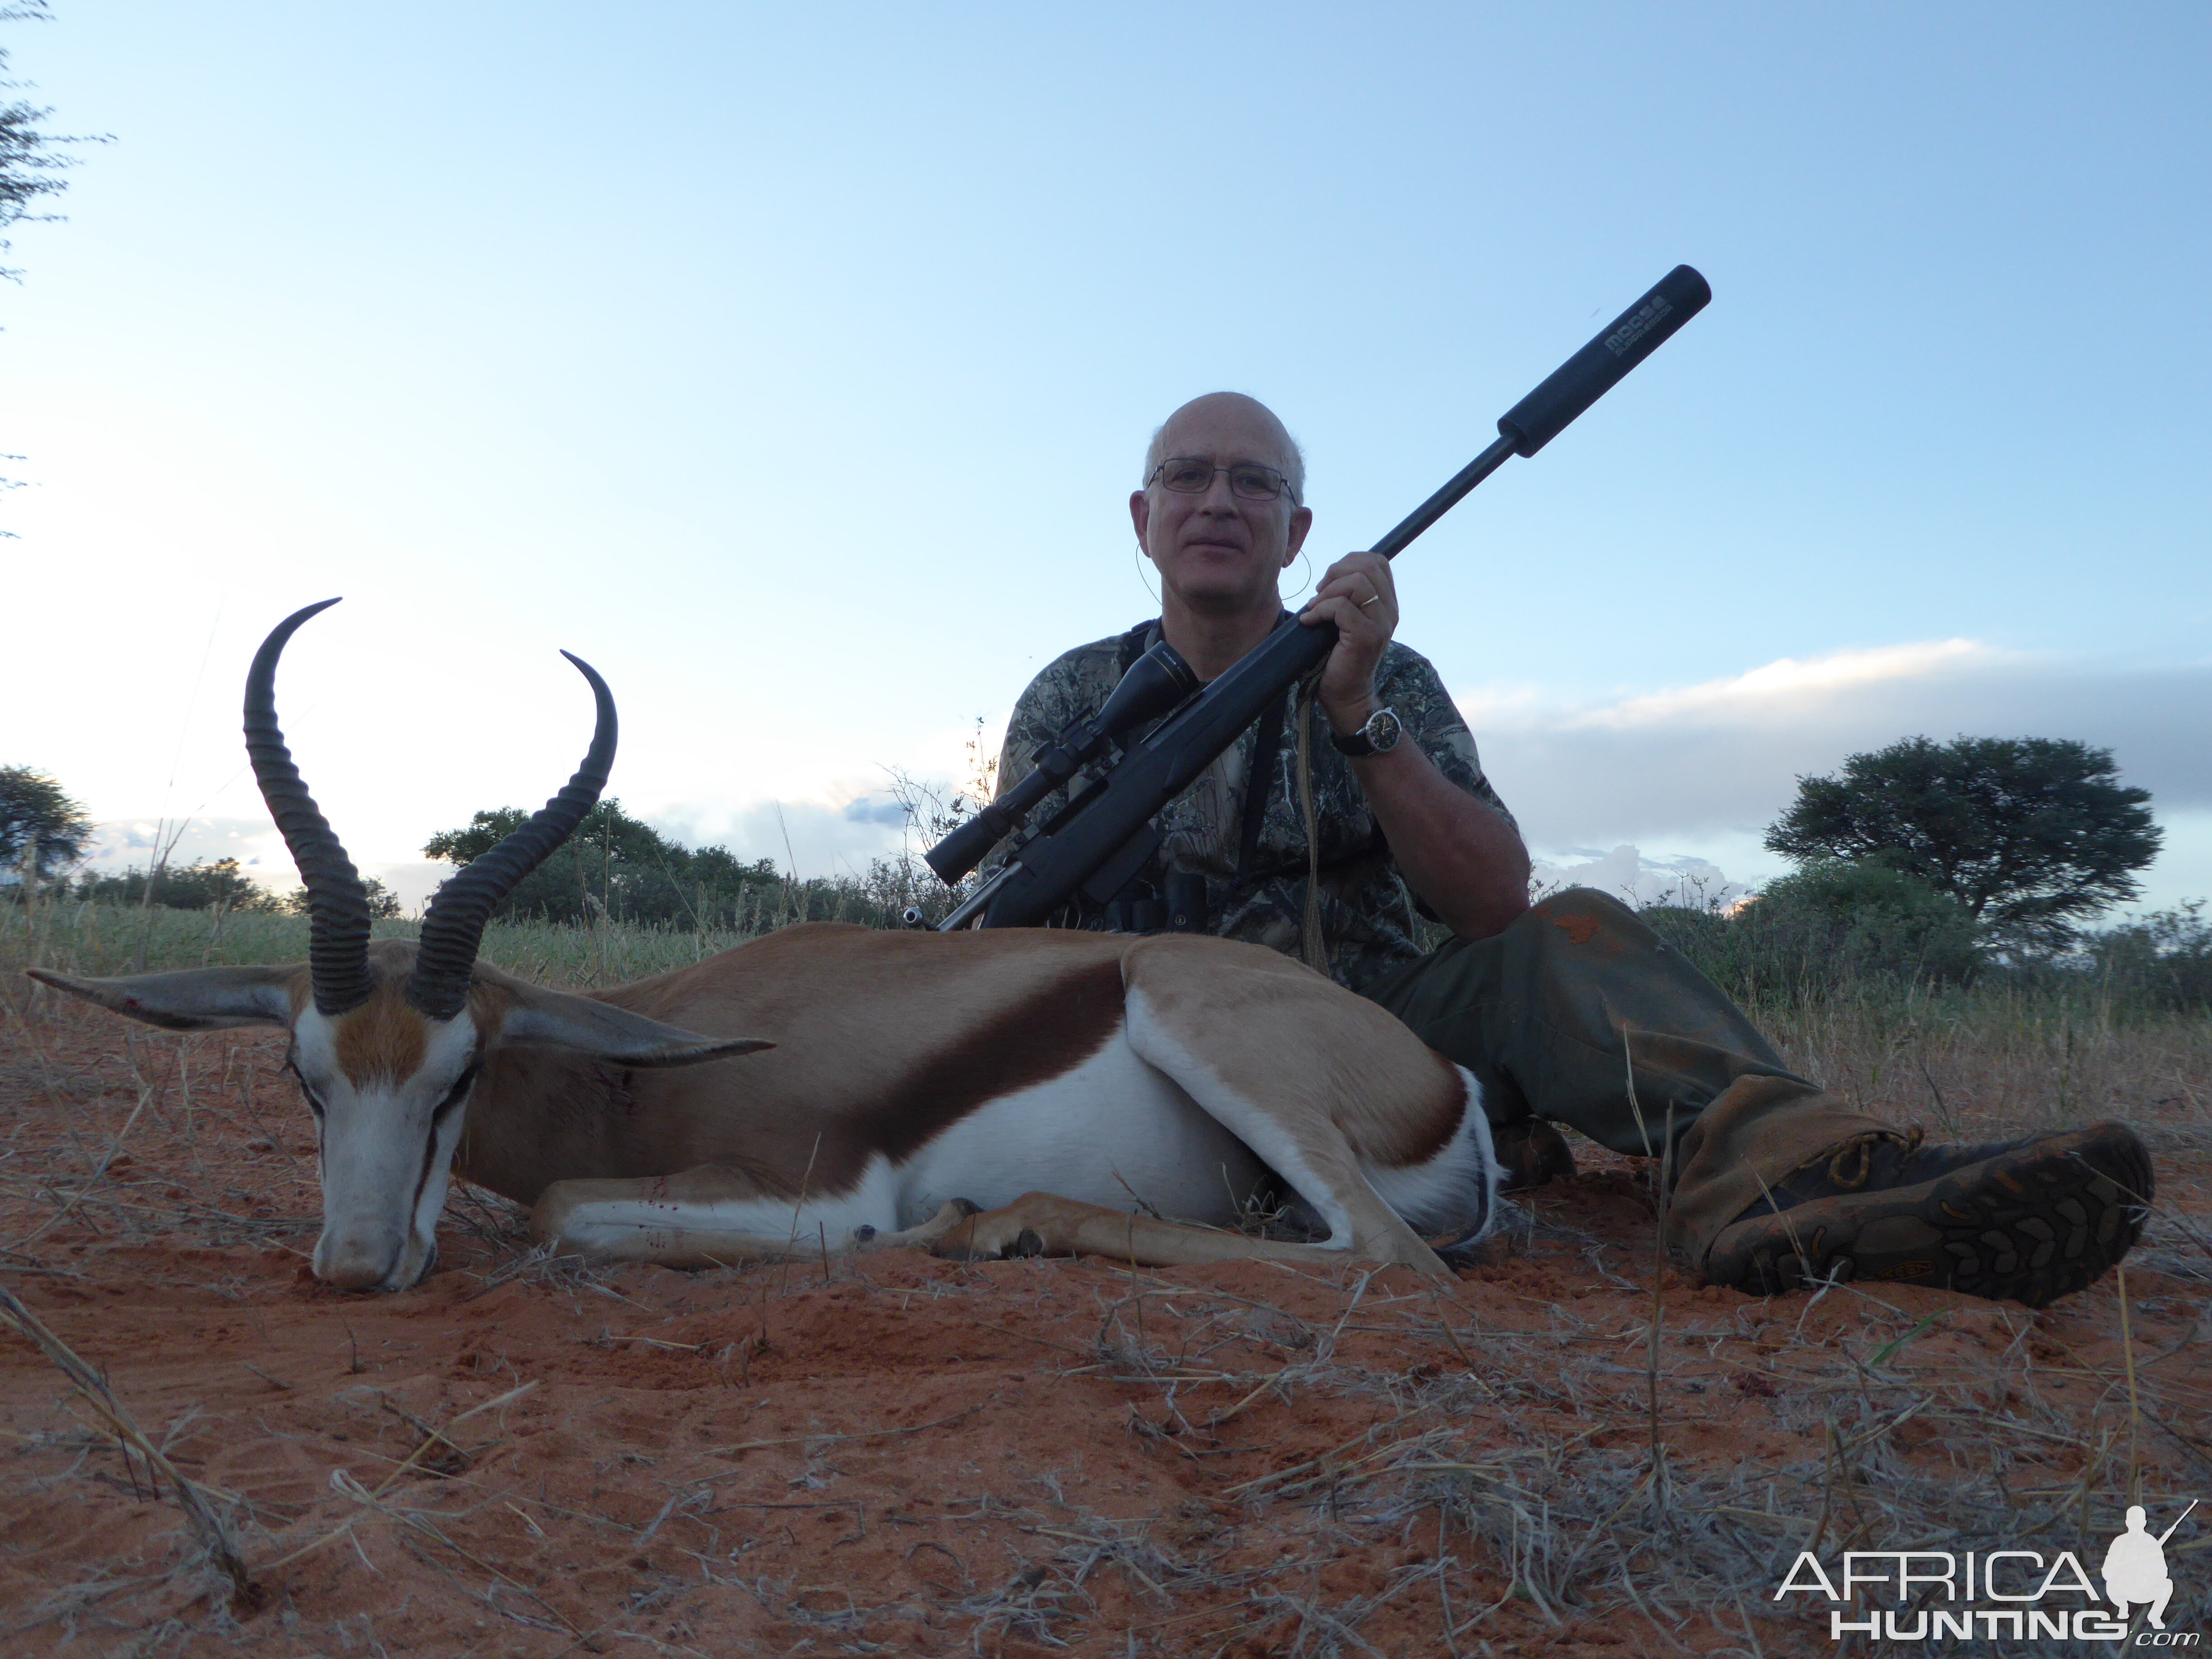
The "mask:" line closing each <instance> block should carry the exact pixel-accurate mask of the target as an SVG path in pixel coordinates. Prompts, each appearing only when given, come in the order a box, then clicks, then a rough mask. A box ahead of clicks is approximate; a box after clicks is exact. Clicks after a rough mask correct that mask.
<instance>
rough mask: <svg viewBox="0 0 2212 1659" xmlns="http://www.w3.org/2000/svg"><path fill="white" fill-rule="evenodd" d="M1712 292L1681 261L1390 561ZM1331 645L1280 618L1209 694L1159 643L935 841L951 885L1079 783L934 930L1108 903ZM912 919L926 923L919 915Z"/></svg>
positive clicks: (1505, 428) (1599, 391)
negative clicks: (1109, 764)
mask: <svg viewBox="0 0 2212 1659" xmlns="http://www.w3.org/2000/svg"><path fill="white" fill-rule="evenodd" d="M1711 298H1712V289H1710V288H1708V287H1707V286H1706V285H1705V278H1704V277H1703V276H1699V274H1698V273H1697V272H1696V271H1694V270H1692V269H1691V268H1690V267H1689V266H1687V265H1677V266H1675V267H1674V270H1671V271H1669V272H1668V273H1667V275H1666V276H1664V277H1662V278H1661V279H1660V281H1659V283H1657V285H1656V286H1655V287H1654V288H1653V289H1651V291H1650V293H1648V294H1646V295H1644V297H1643V298H1642V299H1640V300H1638V301H1637V302H1636V303H1635V304H1634V305H1632V306H1631V307H1629V308H1628V309H1627V310H1626V311H1625V312H1623V313H1621V314H1620V316H1618V317H1616V318H1615V319H1613V321H1612V322H1611V323H1610V324H1608V325H1607V326H1606V327H1605V329H1604V330H1603V331H1601V332H1600V333H1599V335H1598V337H1596V338H1595V339H1594V340H1592V341H1591V342H1590V343H1589V344H1588V345H1586V346H1584V347H1583V349H1581V350H1580V351H1577V353H1576V354H1575V355H1574V356H1571V357H1570V358H1568V359H1567V361H1566V362H1564V363H1562V364H1561V365H1560V366H1559V368H1557V369H1556V370H1554V371H1553V374H1551V376H1550V378H1548V379H1547V380H1545V381H1544V383H1543V384H1542V385H1541V386H1538V387H1537V388H1536V389H1535V390H1534V392H1530V393H1529V394H1528V396H1527V397H1525V398H1522V400H1521V401H1520V402H1519V403H1517V404H1514V405H1513V407H1512V408H1511V409H1510V410H1506V411H1505V413H1504V416H1501V417H1500V419H1499V420H1498V441H1497V442H1496V443H1493V444H1492V445H1491V446H1490V447H1489V448H1487V449H1486V450H1484V451H1483V452H1482V453H1481V454H1480V455H1478V456H1476V457H1475V458H1474V460H1472V461H1470V462H1469V463H1468V465H1466V466H1465V467H1464V468H1462V470H1461V471H1460V472H1459V473H1458V475H1457V476H1456V477H1454V478H1453V479H1452V480H1451V482H1450V483H1447V484H1446V485H1444V487H1443V489H1439V490H1438V491H1437V493H1436V494H1435V495H1431V496H1430V497H1429V499H1428V500H1427V501H1424V502H1422V503H1421V505H1420V506H1419V507H1416V508H1415V509H1414V510H1413V512H1412V513H1410V514H1408V515H1407V517H1406V518H1405V519H1404V520H1402V521H1401V523H1400V524H1399V525H1398V526H1397V527H1396V528H1395V530H1393V531H1391V532H1390V533H1389V535H1387V536H1385V537H1383V539H1382V540H1381V541H1379V542H1377V543H1376V544H1375V547H1374V551H1376V552H1377V553H1380V554H1381V555H1382V556H1383V557H1384V558H1386V559H1389V558H1395V557H1396V556H1398V554H1399V553H1401V552H1402V551H1403V550H1405V549H1406V547H1407V545H1408V544H1411V543H1412V541H1413V538H1415V537H1416V536H1418V535H1419V534H1420V533H1421V532H1423V531H1424V530H1426V529H1427V528H1428V527H1429V526H1431V525H1432V524H1434V523H1435V522H1436V521H1437V520H1438V519H1441V518H1442V517H1443V515H1444V514H1445V513H1446V512H1448V511H1449V510H1450V508H1451V507H1452V506H1453V505H1454V504H1455V502H1457V501H1458V500H1459V499H1460V497H1461V496H1462V495H1466V494H1467V493H1468V491H1469V490H1471V489H1474V487H1475V485H1477V484H1479V483H1481V482H1482V481H1483V480H1484V479H1485V478H1486V477H1489V476H1490V475H1491V474H1492V472H1494V471H1497V470H1498V467H1500V466H1502V465H1504V462H1505V459H1506V458H1507V457H1508V456H1510V455H1534V453H1536V452H1537V451H1538V450H1540V449H1541V448H1542V447H1544V446H1545V445H1546V444H1547V443H1549V442H1550V441H1552V440H1553V438H1555V437H1557V436H1558V435H1559V433H1560V432H1561V431H1562V430H1563V429H1565V427H1566V426H1567V424H1568V423H1569V422H1571V421H1572V420H1573V419H1574V418H1575V417H1576V416H1578V415H1580V414H1581V413H1582V412H1583V410H1586V409H1588V408H1589V406H1590V405H1591V404H1594V403H1595V402H1596V401H1597V400H1598V399H1599V398H1601V397H1603V396H1604V395H1605V393H1606V392H1608V391H1610V390H1611V389H1612V388H1613V386H1614V385H1615V384H1616V383H1617V382H1618V381H1619V380H1620V379H1621V377H1622V376H1624V375H1626V374H1627V373H1628V371H1629V370H1630V369H1632V368H1635V367H1636V366H1637V364H1638V363H1640V362H1643V361H1644V359H1645V358H1646V357H1648V356H1650V355H1651V354H1652V352H1654V351H1656V349H1658V348H1659V347H1660V346H1661V345H1662V343H1665V341H1666V340H1667V339H1668V337H1669V336H1671V335H1672V334H1673V333H1674V331H1675V330H1676V329H1678V328H1680V327H1681V325H1683V324H1684V323H1686V322H1687V321H1689V320H1690V319H1691V318H1692V317H1694V316H1696V315H1697V313H1699V311H1701V310H1703V309H1704V308H1705V302H1706V301H1709V300H1711ZM1335 644H1336V627H1335V624H1334V623H1319V624H1317V625H1316V626H1314V627H1311V628H1307V627H1304V626H1302V625H1300V624H1298V623H1295V622H1288V623H1284V624H1283V625H1282V626H1281V627H1279V628H1278V629H1276V630H1275V631H1274V633H1273V634H1272V635H1269V636H1268V637H1267V640H1266V641H1263V642H1262V643H1261V645H1260V646H1259V647H1257V648H1256V649H1255V650H1253V651H1252V652H1250V653H1248V654H1247V655H1246V656H1245V657H1244V659H1243V660H1242V661H1240V662H1238V663H1237V665H1236V666H1235V667H1233V668H1231V669H1230V670H1229V671H1228V672H1226V673H1225V674H1223V675H1222V676H1221V677H1220V678H1218V679H1216V680H1215V681H1214V682H1213V683H1212V684H1210V685H1208V686H1206V688H1205V690H1202V691H1201V690H1199V686H1198V677H1197V676H1196V675H1195V674H1194V673H1193V672H1192V671H1191V668H1190V665H1189V664H1188V663H1186V662H1185V661H1184V660H1183V659H1182V657H1180V656H1179V655H1177V654H1176V652H1175V650H1174V649H1173V648H1172V647H1170V646H1169V645H1168V644H1167V642H1166V641H1161V642H1160V643H1159V644H1158V645H1156V646H1154V647H1152V649H1151V650H1150V651H1147V652H1146V653H1145V654H1144V655H1143V656H1141V657H1139V658H1138V659H1137V660H1136V661H1135V663H1133V665H1131V666H1130V668H1129V671H1128V672H1127V673H1126V674H1125V675H1123V676H1122V678H1121V682H1120V684H1117V685H1116V686H1115V688H1114V694H1113V696H1110V697H1109V698H1108V699H1107V702H1106V705H1105V707H1104V708H1101V709H1100V710H1099V711H1098V713H1097V715H1095V716H1094V717H1093V718H1091V719H1090V720H1079V721H1078V722H1077V723H1076V724H1074V725H1073V726H1069V727H1068V728H1067V729H1066V731H1064V732H1060V734H1059V735H1058V736H1057V737H1056V738H1054V739H1053V741H1052V742H1051V743H1049V744H1046V745H1045V746H1044V748H1043V749H1042V750H1039V751H1038V753H1037V756H1036V769H1035V770H1034V771H1032V772H1031V773H1030V775H1028V776H1027V777H1025V778H1024V779H1023V780H1022V781H1021V782H1020V783H1019V784H1018V785H1016V786H1015V787H1013V788H1012V789H1010V790H1008V791H1007V792H1006V794H1005V795H1004V796H1002V797H1001V798H1000V799H999V800H997V801H995V802H994V803H993V804H992V805H988V806H987V807H985V808H984V809H983V810H982V811H980V812H978V813H977V814H976V815H975V817H973V818H971V819H970V820H969V822H967V823H963V824H962V825H961V826H960V828H958V829H956V830H954V831H953V832H952V833H951V835H949V836H946V837H945V839H944V840H943V841H941V842H938V844H937V845H936V846H934V847H933V848H930V849H929V851H928V853H927V854H926V855H925V856H926V857H927V860H928V861H929V867H930V868H931V869H933V870H934V871H935V872H937V873H938V875H939V877H940V878H943V879H944V880H945V882H947V883H948V884H949V883H952V882H957V881H958V880H959V879H960V878H962V877H963V876H965V875H966V874H967V873H968V872H969V871H971V870H973V869H974V868H975V866H977V865H978V864H980V863H981V862H982V860H983V857H984V855H985V854H987V853H988V852H989V851H990V850H991V848H993V847H994V846H996V845H997V844H998V843H999V842H1000V840H1002V839H1003V838H1005V837H1006V836H1009V835H1012V834H1015V833H1016V832H1018V831H1019V830H1020V829H1022V828H1023V827H1024V824H1025V823H1026V822H1027V819H1028V817H1029V814H1030V812H1031V811H1033V810H1035V808H1036V805H1037V804H1038V803H1039V802H1041V801H1042V800H1043V799H1045V797H1046V796H1048V795H1049V794H1051V793H1053V791H1054V790H1055V789H1058V788H1060V787H1062V786H1063V785H1066V786H1069V787H1070V788H1071V794H1070V797H1069V799H1068V801H1067V804H1066V805H1064V806H1063V807H1061V808H1060V811H1058V812H1057V813H1055V814H1054V816H1053V817H1052V818H1051V820H1050V821H1049V822H1048V823H1045V824H1044V825H1043V826H1042V828H1040V829H1037V830H1036V832H1035V833H1034V834H1031V835H1030V836H1028V837H1027V838H1026V839H1024V840H1023V841H1022V842H1019V843H1018V845H1016V846H1015V847H1014V848H1013V849H1012V852H1011V853H1009V854H1008V855H1007V857H1006V862H1005V863H1004V864H1003V865H1002V866H1000V868H999V869H998V870H997V871H996V872H994V874H993V875H992V877H991V878H990V879H989V880H988V881H987V882H985V883H984V884H982V885H981V887H979V888H978V889H976V890H975V892H974V893H973V894H971V895H970V896H969V897H968V898H967V899H966V900H965V901H964V902H963V903H962V904H961V905H960V906H959V907H958V908H957V909H955V910H954V911H953V912H952V913H951V915H948V916H946V917H945V920H944V921H940V922H939V923H938V924H937V927H938V931H939V932H941V933H950V932H951V931H953V930H954V929H956V928H961V927H1036V926H1038V925H1040V924H1041V923H1042V922H1043V921H1045V919H1046V918H1047V917H1048V916H1050V915H1052V914H1053V913H1054V911H1055V910H1057V909H1059V908H1060V907H1061V906H1062V905H1064V904H1066V902H1068V901H1069V900H1070V899H1072V898H1073V897H1074V896H1076V894H1077V893H1078V892H1080V893H1081V894H1082V896H1084V897H1085V898H1087V899H1089V900H1091V902H1093V903H1096V904H1104V903H1106V902H1109V900H1111V899H1112V898H1113V897H1114V896H1115V894H1116V893H1118V892H1120V891H1121V889H1122V887H1123V886H1124V885H1125V884H1127V882H1128V881H1129V879H1130V878H1132V877H1133V876H1134V875H1135V874H1136V873H1137V872H1139V870H1141V869H1142V868H1143V867H1144V866H1145V864H1146V860H1149V859H1150V858H1151V857H1152V854H1153V853H1154V852H1155V851H1157V850H1158V847H1159V835H1158V831H1156V830H1155V829H1153V827H1152V817H1153V815H1154V814H1156V813H1157V812H1158V811H1159V810H1160V809H1161V808H1162V807H1163V806H1164V805H1167V804H1168V802H1170V800H1173V799H1175V798H1176V796H1177V795H1179V794H1181V793H1182V792H1183V791H1184V790H1185V789H1187V788H1188V787H1190V785H1191V783H1192V782H1193V781H1194V780H1195V779H1196V778H1197V777H1198V775H1199V774H1200V773H1201V772H1203V771H1205V770H1206V768H1207V767H1208V766H1210V765H1211V764H1212V763H1213V760H1214V757H1216V756H1218V755H1219V754H1220V753H1221V752H1222V751H1223V750H1225V749H1227V748H1228V747H1229V745H1230V744H1232V743H1234V742H1236V741H1237V736H1238V734H1239V733H1240V732H1243V730H1244V728H1245V727H1246V726H1249V725H1251V724H1252V722H1253V721H1254V720H1257V719H1259V717H1260V716H1261V714H1263V713H1264V712H1265V711H1266V710H1267V708H1268V707H1269V706H1270V705H1271V704H1272V703H1273V702H1274V700H1275V699H1276V698H1277V697H1279V696H1281V695H1282V694H1283V692H1284V691H1285V690H1286V689H1287V688H1289V687H1290V686H1291V685H1292V684H1296V683H1297V680H1298V679H1299V678H1300V677H1301V676H1303V675H1304V673H1305V672H1306V671H1308V670H1310V669H1311V668H1313V667H1314V666H1315V665H1316V664H1318V663H1320V662H1322V661H1323V660H1324V659H1326V658H1327V657H1328V653H1329V652H1330V650H1331V649H1332V648H1333V647H1334V646H1335ZM1194 691H1195V692H1197V694H1198V695H1197V696H1192V695H1191V694H1192V693H1193V692H1194ZM1179 707H1180V712H1174V711H1176V710H1177V709H1178V708H1179ZM1166 714H1171V718H1170V719H1167V720H1163V721H1162V722H1161V724H1160V726H1158V729H1157V730H1155V731H1153V732H1151V733H1150V734H1149V735H1147V736H1146V737H1144V738H1138V739H1136V740H1135V741H1133V742H1127V743H1125V745H1124V750H1123V753H1122V757H1121V760H1119V761H1118V762H1116V763H1115V765H1114V767H1113V769H1112V770H1110V771H1109V772H1108V773H1107V774H1106V775H1104V777H1103V779H1101V780H1099V781H1097V782H1095V783H1093V784H1092V785H1091V787H1089V788H1088V789H1085V790H1082V791H1081V792H1080V793H1074V792H1073V782H1074V781H1075V779H1076V778H1077V777H1078V775H1079V774H1080V773H1081V772H1082V770H1083V769H1084V768H1085V767H1086V766H1089V765H1090V764H1091V763H1092V762H1093V761H1095V760H1097V759H1098V758H1099V757H1101V756H1103V754H1105V752H1106V751H1107V750H1108V749H1109V746H1111V745H1112V744H1115V743H1116V742H1122V741H1123V740H1125V739H1127V738H1129V736H1130V734H1131V733H1133V732H1135V731H1137V730H1138V729H1139V727H1141V726H1144V725H1145V724H1146V722H1148V721H1151V720H1158V719H1159V718H1160V717H1161V716H1162V715H1166ZM908 917H909V920H910V921H919V920H920V918H919V916H918V915H915V913H913V912H909V913H908Z"/></svg>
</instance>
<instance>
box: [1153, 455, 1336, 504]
mask: <svg viewBox="0 0 2212 1659" xmlns="http://www.w3.org/2000/svg"><path fill="white" fill-rule="evenodd" d="M1217 472H1226V473H1227V474H1228V475H1229V488H1230V489H1231V492H1232V493H1234V494H1236V495H1241V496H1243V498H1244V499H1245V500H1246V501H1273V500H1275V499H1276V498H1277V497H1278V496H1280V495H1290V496H1291V501H1292V503H1293V504H1295V503H1296V502H1297V499H1298V498H1297V495H1295V494H1292V493H1291V481H1290V480H1289V479H1287V478H1285V477H1284V476H1283V475H1282V474H1281V473H1279V472H1278V471H1275V469H1274V468H1273V467H1272V466H1261V465H1260V464H1259V463H1258V462H1257V461H1231V463H1230V464H1229V465H1226V466H1216V465H1214V464H1213V463H1212V461H1209V460H1208V459H1206V457H1205V456H1203V455H1171V456H1170V457H1169V458H1168V459H1166V460H1164V461H1162V462H1161V463H1160V464H1159V465H1158V466H1156V467H1154V468H1153V469H1152V477H1151V478H1147V479H1146V480H1145V482H1146V483H1147V484H1150V483H1152V480H1153V479H1155V478H1157V479H1158V481H1159V482H1160V483H1164V484H1165V485H1166V486H1167V487H1168V488H1169V489H1172V490H1175V491H1176V492H1177V493H1178V494H1180V495H1204V494H1205V493H1206V491H1207V490H1209V489H1212V488H1213V475H1214V474H1215V473H1217Z"/></svg>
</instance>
